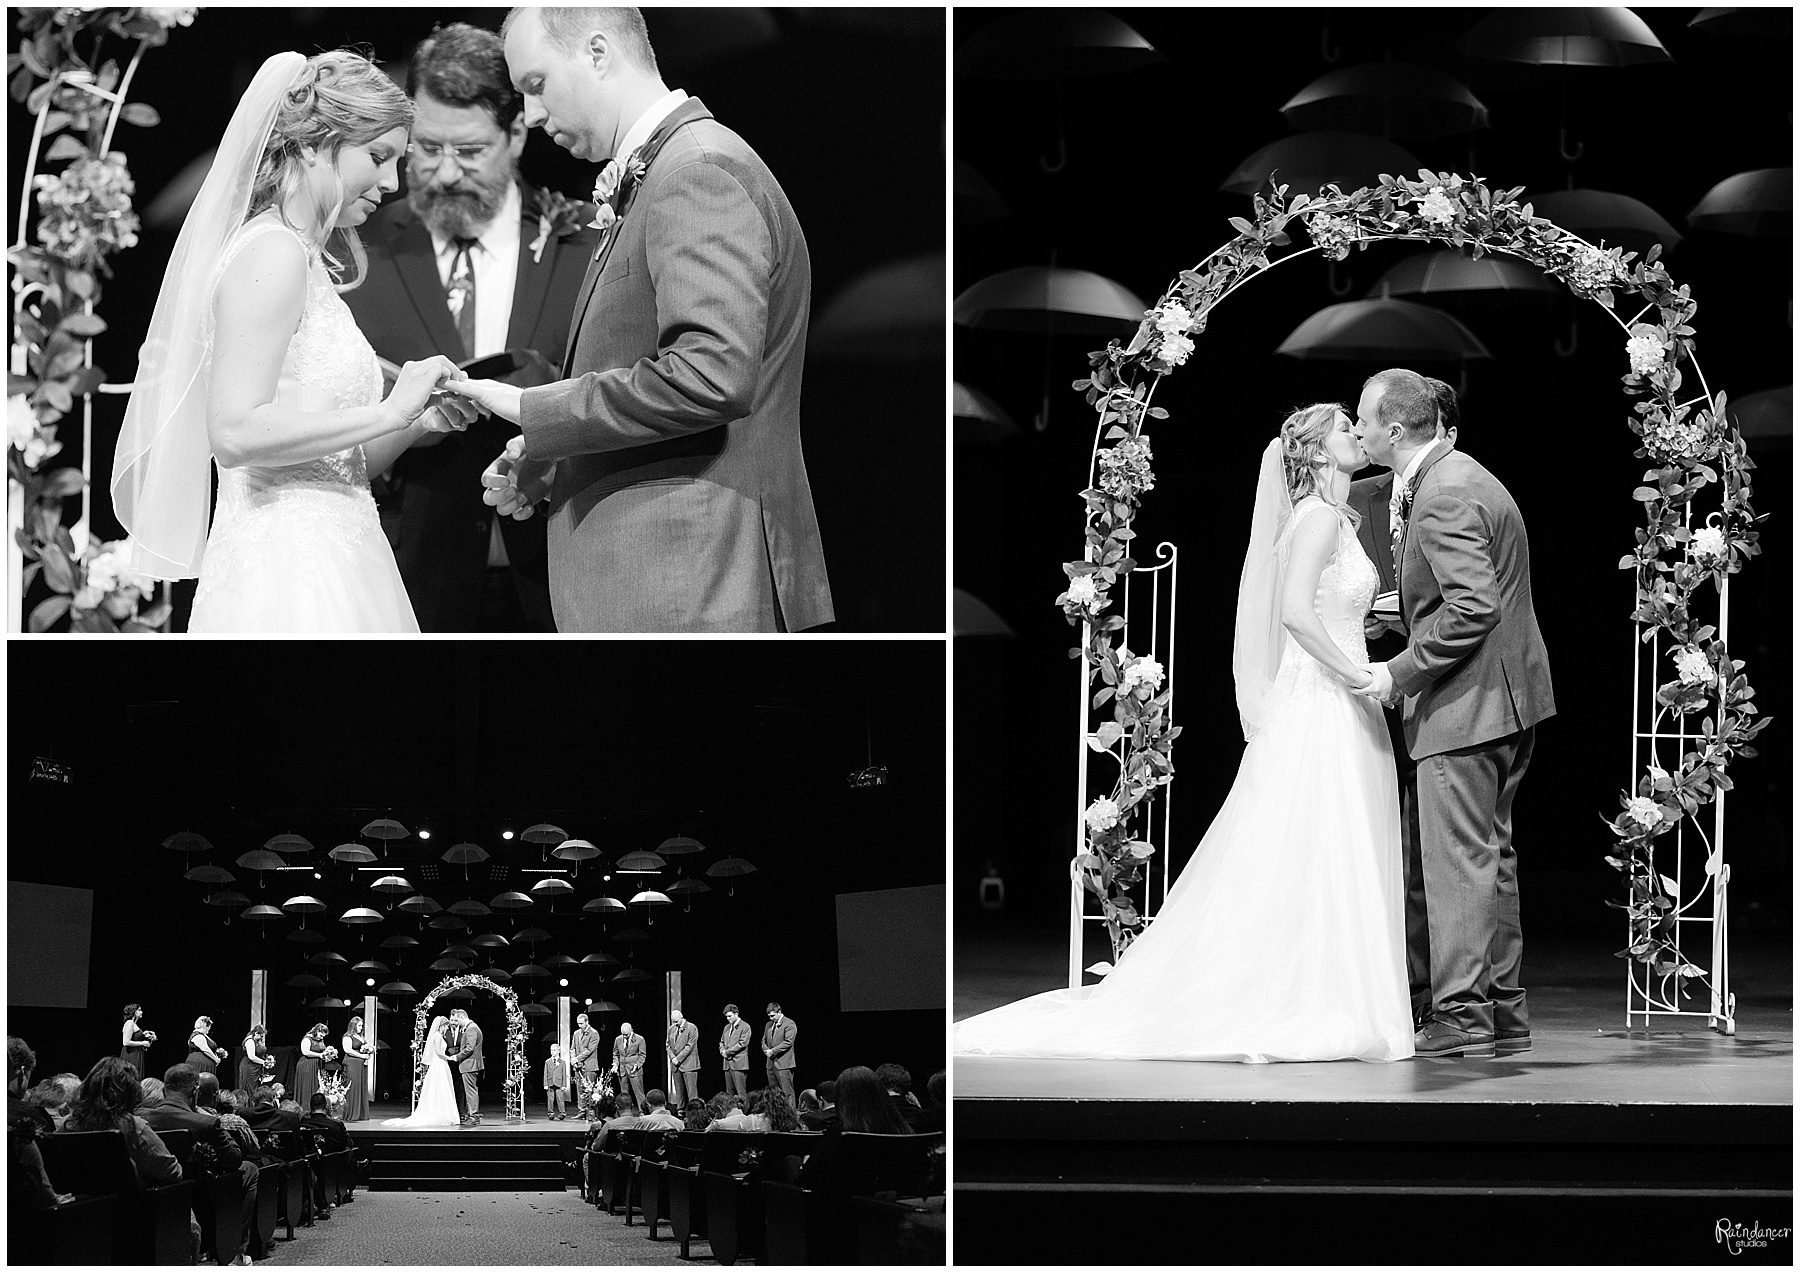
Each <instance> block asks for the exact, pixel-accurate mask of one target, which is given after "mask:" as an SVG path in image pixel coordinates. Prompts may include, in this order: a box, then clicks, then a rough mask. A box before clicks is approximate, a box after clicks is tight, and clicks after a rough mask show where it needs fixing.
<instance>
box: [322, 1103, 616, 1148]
mask: <svg viewBox="0 0 1800 1273" xmlns="http://www.w3.org/2000/svg"><path fill="white" fill-rule="evenodd" d="M411 1112H412V1110H411V1108H410V1107H409V1106H406V1105H401V1104H397V1103H396V1104H387V1103H383V1102H381V1101H377V1102H375V1103H374V1104H372V1105H371V1106H370V1107H369V1117H367V1118H365V1119H360V1120H358V1121H357V1122H354V1123H345V1124H344V1127H345V1128H346V1129H347V1130H348V1131H350V1132H351V1133H352V1134H355V1133H358V1132H369V1133H380V1132H406V1133H409V1134H416V1135H421V1136H424V1135H432V1136H437V1135H443V1136H493V1135H496V1134H503V1135H506V1136H509V1137H514V1138H517V1137H521V1136H527V1137H546V1138H554V1139H569V1138H571V1137H580V1136H585V1135H586V1134H587V1128H588V1125H587V1123H586V1122H585V1121H584V1120H582V1119H579V1118H576V1117H575V1116H574V1114H573V1113H571V1114H570V1115H569V1117H568V1118H567V1119H566V1120H564V1121H562V1122H556V1123H553V1122H551V1121H550V1120H549V1118H548V1117H546V1116H545V1114H544V1113H543V1112H542V1111H541V1110H527V1111H526V1112H525V1121H524V1122H522V1123H520V1122H513V1121H510V1120H508V1119H506V1118H504V1117H502V1116H501V1115H500V1113H499V1111H498V1109H497V1108H496V1109H494V1110H483V1111H482V1115H481V1125H480V1126H478V1127H383V1126H382V1125H381V1120H382V1119H384V1118H405V1117H406V1116H407V1115H408V1114H410V1113H411Z"/></svg>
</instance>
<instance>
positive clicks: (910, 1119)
mask: <svg viewBox="0 0 1800 1273" xmlns="http://www.w3.org/2000/svg"><path fill="white" fill-rule="evenodd" d="M875 1077H876V1078H878V1079H880V1080H881V1084H882V1086H883V1087H885V1088H887V1094H888V1102H889V1104H891V1105H892V1106H893V1107H894V1113H896V1114H898V1115H900V1117H901V1119H903V1120H904V1121H905V1123H906V1125H907V1126H908V1127H910V1128H912V1129H913V1130H914V1131H917V1130H918V1129H919V1121H918V1120H919V1113H920V1111H919V1098H918V1097H916V1096H914V1095H913V1094H912V1074H911V1073H910V1072H909V1071H908V1070H907V1068H906V1067H905V1066H904V1065H895V1064H894V1063H893V1062H892V1061H890V1062H888V1063H887V1064H885V1065H878V1066H876V1067H875Z"/></svg>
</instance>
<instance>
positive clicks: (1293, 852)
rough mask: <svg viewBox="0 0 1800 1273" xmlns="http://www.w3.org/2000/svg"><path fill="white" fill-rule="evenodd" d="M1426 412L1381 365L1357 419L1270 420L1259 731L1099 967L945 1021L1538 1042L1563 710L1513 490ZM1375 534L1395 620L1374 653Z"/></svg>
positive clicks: (1017, 1035)
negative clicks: (1531, 994)
mask: <svg viewBox="0 0 1800 1273" xmlns="http://www.w3.org/2000/svg"><path fill="white" fill-rule="evenodd" d="M1439 417H1440V412H1439V405H1438V397H1437V395H1436V393H1435V392H1434V391H1433V389H1432V385H1431V383H1430V382H1428V381H1427V380H1426V379H1425V378H1424V377H1423V376H1420V375H1418V374H1417V373H1415V372H1411V371H1406V370H1402V369H1393V370H1389V371H1384V372H1380V373H1378V374H1376V375H1375V376H1372V377H1371V378H1370V379H1369V381H1368V382H1367V383H1366V384H1365V385H1364V387H1363V392H1362V396H1361V399H1360V401H1359V403H1358V406H1357V412H1356V417H1355V419H1354V420H1353V419H1352V418H1351V416H1350V413H1349V412H1347V411H1346V410H1345V409H1344V408H1343V407H1341V406H1339V405H1337V404H1335V403H1320V404H1317V405H1314V406H1311V407H1305V408H1302V409H1300V410H1298V411H1295V412H1293V413H1292V414H1291V415H1289V416H1288V418H1287V419H1286V420H1285V421H1284V422H1283V424H1282V426H1281V429H1280V431H1279V433H1278V434H1277V436H1276V437H1275V438H1274V439H1273V440H1271V441H1270V443H1269V444H1268V446H1267V447H1266V448H1265V449H1264V451H1263V457H1262V465H1261V470H1260V472H1259V475H1258V482H1257V491H1256V502H1255V508H1254V511H1253V512H1252V515H1251V525H1250V545H1249V549H1248V551H1247V553H1246V555H1245V562H1244V570H1243V574H1242V576H1241V579H1240V582H1239V592H1238V605H1237V622H1236V629H1235V641H1234V648H1233V654H1232V672H1233V676H1234V679H1235V681H1236V690H1237V701H1238V711H1239V716H1240V719H1241V721H1242V724H1243V727H1244V735H1245V739H1246V743H1247V746H1246V747H1245V750H1244V754H1243V759H1242V761H1241V763H1240V766H1239V769H1238V774H1237V778H1236V780H1235V781H1234V783H1233V784H1232V788H1231V791H1230V793H1229V795H1227V797H1226V799H1225V803H1224V805H1223V806H1222V807H1221V808H1220V810H1219V812H1218V814H1217V816H1216V817H1215V818H1214V820H1213V823H1212V825H1211V827H1209V828H1208V830H1207V832H1206V835H1205V837H1204V838H1203V839H1202V840H1201V843H1200V846H1199V848H1198V849H1197V850H1196V851H1195V853H1194V856H1193V858H1192V860H1191V861H1190V862H1189V863H1188V865H1187V866H1186V867H1185V868H1184V869H1183V871H1182V873H1181V875H1180V877H1179V878H1178V879H1177V880H1176V882H1175V884H1174V886H1173V887H1172V888H1171V889H1170V891H1169V895H1168V897H1167V899H1166V900H1165V902H1164V904H1163V907H1162V909H1161V910H1160V911H1159V912H1158V914H1157V916H1156V918H1155V920H1154V921H1153V922H1152V923H1151V924H1150V925H1149V927H1148V928H1146V929H1145V930H1144V931H1143V932H1142V933H1141V934H1140V935H1139V936H1138V937H1137V939H1136V940H1135V941H1134V942H1132V944H1131V945H1130V946H1129V947H1128V948H1127V949H1126V950H1125V951H1124V953H1123V954H1122V955H1121V956H1120V957H1119V960H1118V963H1117V965H1116V967H1114V969H1113V970H1112V971H1111V972H1110V973H1109V974H1108V975H1107V977H1106V979H1105V981H1103V982H1102V983H1101V984H1100V985H1099V986H1096V987H1093V988H1092V989H1091V991H1090V992H1088V993H1087V994H1085V995H1073V994H1071V993H1070V992H1069V991H1067V990H1056V991H1050V992H1048V993H1046V994H1041V995H1036V996H1034V997H1032V998H1030V999H1026V1000H1023V1001H1021V1002H1018V1003H1013V1004H1008V1005H1006V1006H1004V1007H1001V1008H997V1009H995V1010H993V1011H992V1012H986V1013H982V1014H980V1015H978V1016H975V1017H971V1018H969V1019H968V1020H965V1021H961V1022H958V1023H957V1025H956V1029H955V1041H956V1042H955V1046H956V1050H957V1051H958V1052H962V1053H986V1054H997V1055H1011V1056H1053V1057H1071V1058H1097V1059H1169V1060H1210V1061H1250V1062H1264V1061H1326V1060H1338V1059H1358V1060H1369V1061H1391V1060H1399V1059H1403V1058H1406V1057H1412V1056H1422V1057H1443V1056H1493V1055H1496V1054H1497V1052H1499V1051H1506V1052H1518V1051H1523V1050H1525V1049H1527V1048H1529V1047H1530V1039H1531V1035H1530V1020H1529V1017H1528V1015H1527V1012H1526V1006H1525V992H1524V990H1523V989H1522V988H1521V986H1520V984H1519V970H1520V961H1521V950H1522V939H1521V936H1520V926H1519V908H1518V888H1517V862H1516V856H1515V854H1514V851H1513V845H1512V809H1513V802H1514V797H1515V796H1516V794H1517V791H1518V787H1519V782H1520V780H1521V778H1522V777H1523V776H1524V773H1525V770H1526V767H1527V765H1528V764H1529V762H1530V758H1531V751H1532V744H1533V740H1534V737H1535V728H1536V726H1537V725H1538V724H1539V723H1540V722H1542V721H1543V720H1545V719H1547V718H1548V717H1549V716H1551V715H1552V714H1554V712H1555V703H1554V699H1553V697H1552V694H1551V687H1550V673H1549V660H1548V656H1547V655H1546V653H1545V650H1544V643H1543V637H1542V635H1541V633H1540V632H1539V630H1538V623H1537V617H1536V612H1535V610H1534V608H1533V606H1532V599H1531V580H1530V569H1531V566H1530V555H1529V551H1528V547H1527V543H1526V536H1525V528H1524V524H1523V521H1522V519H1521V517H1520V515H1519V510H1518V507H1517V505H1516V504H1515V503H1514V502H1513V500H1512V497H1511V496H1510V495H1509V494H1508V493H1507V491H1506V488H1505V487H1504V486H1503V485H1502V484H1501V483H1500V481H1499V480H1498V479H1497V478H1495V477H1494V476H1493V474H1492V473H1490V472H1489V471H1488V470H1487V469H1485V468H1484V467H1482V466H1481V465H1480V464H1478V463H1476V462H1475V461H1474V460H1473V459H1471V458H1470V457H1468V456H1467V455H1465V454H1463V453H1461V452H1459V451H1457V450H1456V449H1455V447H1454V445H1453V441H1452V439H1451V438H1449V437H1447V436H1442V435H1441V431H1440V418H1439ZM1371 461H1372V462H1374V463H1376V464H1380V465H1382V466H1384V467H1386V468H1389V469H1391V470H1392V471H1393V473H1394V478H1393V485H1394V488H1395V494H1394V495H1393V498H1392V503H1391V506H1390V507H1389V509H1388V510H1387V512H1388V514H1389V516H1388V518H1387V526H1388V527H1391V531H1390V533H1389V534H1387V535H1386V536H1382V537H1374V538H1372V539H1370V540H1364V541H1359V536H1358V530H1359V528H1360V529H1361V530H1363V532H1364V534H1367V532H1368V530H1369V529H1370V528H1369V527H1366V526H1363V525H1362V522H1363V519H1362V518H1361V517H1360V516H1359V515H1358V514H1357V513H1356V512H1355V511H1354V510H1353V509H1352V508H1350V507H1349V506H1348V503H1347V499H1348V497H1349V495H1350V476H1351V474H1352V473H1354V472H1356V471H1357V470H1359V469H1361V468H1363V467H1365V466H1366V465H1368V464H1369V463H1370V462H1371ZM1383 540H1385V542H1382V541H1383ZM1365 543H1368V544H1369V545H1370V546H1369V547H1365V546H1364V544H1365ZM1380 553H1388V554H1390V562H1391V563H1392V565H1393V567H1394V571H1393V574H1394V577H1395V578H1396V581H1397V592H1398V596H1397V599H1396V604H1395V607H1394V609H1393V614H1394V618H1393V620H1392V624H1393V626H1394V627H1396V628H1398V629H1400V630H1401V631H1403V632H1404V634H1405V637H1406V645H1405V648H1404V649H1403V650H1402V651H1400V652H1399V653H1398V654H1396V655H1395V656H1394V657H1392V658H1390V659H1388V660H1386V661H1382V662H1373V663H1372V662H1370V660H1369V658H1368V654H1367V648H1366V644H1365V642H1366V637H1367V632H1368V631H1369V630H1370V629H1371V628H1372V626H1373V625H1370V624H1369V616H1370V614H1371V607H1372V603H1373V602H1374V600H1375V594H1376V590H1377V585H1378V580H1379V579H1380V578H1381V577H1382V576H1383V575H1384V574H1386V573H1387V572H1385V571H1381V570H1378V569H1377V566H1376V564H1375V558H1376V556H1377V554H1380ZM1377 704H1387V705H1401V704H1403V713H1404V737H1405V740H1406V744H1407V749H1408V751H1409V752H1410V754H1411V757H1412V758H1413V759H1414V760H1415V761H1416V762H1417V767H1418V783H1417V804H1418V811H1419V827H1420V856H1421V857H1422V862H1423V890H1422V893H1423V900H1424V902H1425V906H1426V912H1427V914H1426V917H1425V920H1426V923H1425V924H1424V925H1419V924H1417V923H1416V922H1415V924H1414V925H1413V926H1414V927H1416V928H1420V929H1424V928H1427V927H1428V930H1429V951H1428V952H1420V954H1421V955H1422V956H1423V957H1424V960H1428V963H1429V973H1428V974H1427V973H1424V972H1423V969H1420V973H1421V978H1424V977H1428V979H1429V987H1430V989H1429V991H1428V992H1423V988H1421V991H1422V997H1423V994H1425V993H1428V995H1429V997H1428V998H1427V999H1425V1001H1424V1003H1423V1004H1422V1005H1421V1010H1420V1011H1418V1012H1416V1013H1415V1012H1414V1011H1413V1010H1412V1009H1411V1006H1410V1005H1409V1002H1408V999H1409V996H1408V977H1407V957H1406V950H1405V944H1406V943H1405V930H1406V928H1407V927H1408V922H1407V921H1408V916H1407V915H1406V914H1405V911H1406V909H1407V907H1406V893H1407V889H1406V886H1405V880H1404V871H1403V848H1402V830H1401V818H1400V807H1399V791H1398V783H1397V781H1396V776H1395V765H1394V755H1393V749H1392V746H1391V745H1390V743H1389V740H1388V731H1387V728H1386V726H1385V724H1384V723H1383V721H1382V717H1381V708H1380V707H1379V706H1378V705H1377ZM1421 962H1423V961H1421ZM1200 970H1204V971H1203V974H1202V973H1201V972H1200Z"/></svg>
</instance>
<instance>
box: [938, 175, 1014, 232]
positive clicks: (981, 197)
mask: <svg viewBox="0 0 1800 1273" xmlns="http://www.w3.org/2000/svg"><path fill="white" fill-rule="evenodd" d="M950 186H951V201H952V206H953V209H954V212H955V216H956V224H958V225H977V224H979V223H981V222H983V221H1004V220H1005V219H1006V218H1007V217H1010V216H1012V215H1013V210H1012V208H1011V207H1010V206H1008V204H1007V202H1006V200H1005V199H1003V198H1001V197H1000V192H999V191H998V190H996V189H994V186H993V183H992V182H990V181H989V180H988V179H987V178H986V177H984V176H982V175H981V170H980V169H978V168H977V167H975V165H974V164H972V163H970V162H969V161H968V160H966V159H958V160H957V161H956V162H955V165H954V166H953V168H952V170H951V179H950Z"/></svg>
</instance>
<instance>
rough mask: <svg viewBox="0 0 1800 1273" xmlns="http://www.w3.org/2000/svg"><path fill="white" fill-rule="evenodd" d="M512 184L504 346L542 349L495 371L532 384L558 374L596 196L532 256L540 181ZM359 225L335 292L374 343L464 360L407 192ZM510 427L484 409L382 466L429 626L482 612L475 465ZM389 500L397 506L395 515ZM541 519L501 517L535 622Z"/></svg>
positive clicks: (541, 566)
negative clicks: (573, 225) (513, 250)
mask: <svg viewBox="0 0 1800 1273" xmlns="http://www.w3.org/2000/svg"><path fill="white" fill-rule="evenodd" d="M519 193H520V197H521V203H522V207H523V210H524V211H523V216H522V218H521V221H520V224H519V268H518V273H517V275H516V276H515V281H514V283H513V302H512V318H511V321H510V322H509V324H508V325H507V331H506V347H507V348H508V349H531V350H535V351H537V352H538V353H539V354H541V355H543V363H542V364H541V365H539V366H538V367H537V369H536V370H535V371H534V370H532V369H530V368H528V369H526V370H524V371H519V372H515V373H513V374H512V375H510V376H506V377H504V379H506V380H507V381H509V382H510V383H512V384H517V385H524V386H530V385H537V384H545V383H548V382H549V381H552V380H555V379H556V378H557V365H558V364H560V363H561V361H562V357H563V350H564V348H565V347H566V346H567V345H568V343H569V325H570V322H571V320H572V319H573V317H574V313H575V297H576V294H577V293H578V292H579V291H580V289H581V281H582V278H583V276H584V275H585V274H586V272H587V266H588V262H589V261H590V260H591V259H592V258H593V255H594V250H595V248H596V247H598V246H599V233H598V231H595V230H592V229H589V228H587V226H586V222H587V221H589V220H591V219H592V217H593V206H592V205H591V204H585V203H584V204H582V205H581V214H582V215H581V220H582V223H583V224H582V228H581V229H580V230H579V231H578V232H576V233H574V234H571V235H569V236H568V237H566V238H560V239H559V238H555V237H552V238H550V239H549V240H548V241H547V242H546V243H545V244H544V250H543V254H542V258H541V259H540V260H536V261H534V260H533V259H532V253H531V247H530V245H531V242H532V240H534V239H536V238H537V236H538V218H537V214H536V213H535V212H533V211H532V207H533V205H534V203H535V202H536V200H537V191H536V190H535V189H533V188H532V187H529V186H524V185H521V187H520V192H519ZM361 235H362V241H363V246H364V248H366V249H367V251H368V255H369V270H368V274H367V275H366V276H365V277H364V279H363V282H362V285H361V286H360V287H357V288H355V289H354V290H352V291H349V292H346V293H344V301H345V303H346V304H348V305H349V306H350V312H351V313H352V314H354V315H355V316H356V322H357V325H358V326H359V327H361V328H362V332H363V335H364V336H366V337H368V340H369V343H370V344H371V345H373V346H375V352H376V353H378V354H380V355H381V356H382V357H383V358H386V359H388V360H389V361H391V362H396V363H404V362H407V361H411V360H415V359H420V358H429V357H431V356H432V355H434V354H443V355H444V356H445V357H447V358H449V359H451V360H452V361H454V362H462V361H465V359H466V357H467V355H466V354H465V353H464V351H463V347H462V341H461V339H460V338H459V337H458V335H457V333H456V322H455V320H454V319H452V318H451V316H450V308H449V303H448V298H447V297H446V295H445V293H444V286H443V283H442V281H441V280H440V277H439V275H438V267H437V259H436V257H435V256H434V255H433V253H432V248H431V234H430V231H428V230H427V229H426V228H425V223H424V222H423V221H422V220H420V218H419V216H418V214H416V213H415V212H414V211H413V210H412V208H410V207H409V206H408V205H407V203H406V201H405V200H404V199H401V200H396V201H394V202H392V203H389V204H386V205H385V206H383V207H382V208H381V209H380V210H378V211H377V212H376V213H375V214H374V215H373V216H371V217H370V218H369V219H368V221H367V222H366V223H365V224H364V225H363V227H362V230H361ZM517 433H518V428H517V426H515V425H512V424H508V423H507V422H506V421H504V420H497V419H495V418H494V417H492V416H485V415H484V416H481V417H480V418H478V419H477V420H476V421H475V423H474V424H472V425H470V426H469V429H468V432H466V433H452V434H448V435H444V440H443V441H442V442H440V443H438V444H437V445H436V446H427V447H413V448H412V449H411V450H408V451H407V452H405V453H404V454H402V455H401V457H400V458H399V460H397V461H396V462H395V464H394V467H393V469H392V470H391V471H390V474H389V482H388V487H389V491H388V494H387V496H386V498H385V499H384V501H383V504H384V507H383V514H384V515H383V517H382V523H383V525H384V526H386V527H387V528H388V534H389V538H390V539H392V540H393V541H394V557H395V559H396V560H397V561H398V562H399V565H400V576H401V578H402V579H404V580H405V581H406V591H407V595H408V596H409V597H410V598H411V599H412V606H413V613H414V614H415V615H417V616H418V620H419V627H420V628H421V629H422V630H424V631H426V632H466V631H469V630H470V629H471V628H472V627H473V626H475V624H476V622H477V620H478V619H479V616H480V613H481V590H482V584H483V580H484V577H485V574H486V570H487V557H488V527H489V524H490V522H491V521H492V519H493V509H491V508H490V507H489V506H488V505H486V504H484V503H482V502H481V490H482V488H481V471H482V470H483V469H485V468H486V467H487V466H488V464H489V463H491V462H492V461H493V459H494V457H495V456H497V455H499V454H500V452H501V450H502V449H503V448H504V447H505V446H506V443H507V441H508V440H509V439H510V438H512V437H513V436H515V435H516V434H517ZM396 505H397V507H398V517H395V516H393V515H392V514H393V510H394V508H395V506H396ZM544 526H545V519H544V518H542V517H532V518H528V519H527V520H525V521H522V522H518V521H514V520H513V519H511V518H510V517H508V518H502V519H501V522H500V529H501V534H502V535H503V536H504V537H505V539H506V555H507V557H508V559H509V560H510V561H511V562H512V568H513V571H514V572H515V574H518V575H522V576H523V577H524V580H525V583H524V584H522V585H521V586H520V589H519V595H520V600H521V602H522V603H523V604H524V605H525V607H526V613H527V616H528V617H529V618H530V619H531V620H532V621H533V622H534V623H536V624H537V625H538V626H539V627H541V628H542V629H543V630H545V631H553V630H554V623H553V621H552V619H551V617H550V608H549V592H548V588H549V568H548V565H547V561H546V556H545V548H544Z"/></svg>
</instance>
